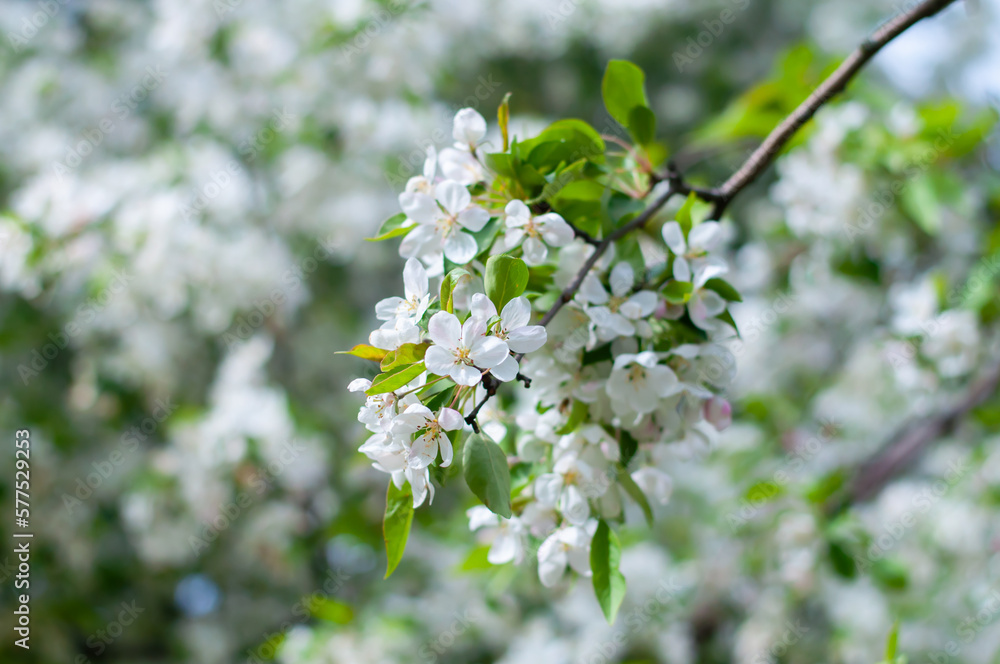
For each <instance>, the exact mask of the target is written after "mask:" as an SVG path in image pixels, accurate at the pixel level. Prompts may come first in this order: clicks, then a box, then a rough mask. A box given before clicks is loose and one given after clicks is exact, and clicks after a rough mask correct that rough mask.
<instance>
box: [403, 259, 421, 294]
mask: <svg viewBox="0 0 1000 664" xmlns="http://www.w3.org/2000/svg"><path fill="white" fill-rule="evenodd" d="M403 292H405V293H406V297H407V299H409V298H411V297H417V298H421V297H423V296H424V295H427V270H425V269H424V266H423V264H422V263H421V262H420V261H418V260H417V259H416V258H410V259H408V260H407V261H406V265H405V266H404V267H403Z"/></svg>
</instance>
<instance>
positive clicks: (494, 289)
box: [485, 254, 529, 311]
mask: <svg viewBox="0 0 1000 664" xmlns="http://www.w3.org/2000/svg"><path fill="white" fill-rule="evenodd" d="M528 276H529V275H528V266H527V265H525V263H524V261H523V260H521V259H520V258H515V257H514V256H510V255H508V254H499V255H497V256H490V259H489V260H488V261H486V279H485V281H486V295H487V297H489V298H490V301H491V302H493V305H494V306H496V308H497V311H501V310H502V309H503V306H504V305H505V304H507V303H508V302H510V301H511V300H513V299H514V298H515V297H518V296H519V295H521V293H523V292H524V289H525V288H527V287H528Z"/></svg>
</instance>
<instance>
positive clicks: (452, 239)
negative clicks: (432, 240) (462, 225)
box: [444, 231, 479, 265]
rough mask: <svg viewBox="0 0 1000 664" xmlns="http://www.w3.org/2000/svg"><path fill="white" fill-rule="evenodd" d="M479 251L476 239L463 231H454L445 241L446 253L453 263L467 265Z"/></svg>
mask: <svg viewBox="0 0 1000 664" xmlns="http://www.w3.org/2000/svg"><path fill="white" fill-rule="evenodd" d="M477 253H479V247H478V246H476V239H475V238H474V237H472V236H471V235H469V234H468V233H465V232H463V231H456V232H453V233H452V234H451V235H449V236H448V239H447V240H445V242H444V255H445V256H446V257H447V258H448V260H450V261H451V262H452V263H456V264H458V265H465V264H466V263H468V262H469V261H471V260H472V259H473V258H475V257H476V254H477Z"/></svg>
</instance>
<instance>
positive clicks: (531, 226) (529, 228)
mask: <svg viewBox="0 0 1000 664" xmlns="http://www.w3.org/2000/svg"><path fill="white" fill-rule="evenodd" d="M524 232H525V234H526V235H528V236H529V237H538V235H539V233H540V229H539V228H538V225H537V224H536V223H535V220H534V219H528V223H526V224H525V225H524Z"/></svg>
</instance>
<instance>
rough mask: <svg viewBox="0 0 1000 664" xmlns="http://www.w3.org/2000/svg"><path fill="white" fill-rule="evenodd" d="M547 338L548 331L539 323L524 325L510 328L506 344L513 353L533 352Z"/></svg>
mask: <svg viewBox="0 0 1000 664" xmlns="http://www.w3.org/2000/svg"><path fill="white" fill-rule="evenodd" d="M547 340H548V333H547V332H546V331H545V328H544V327H542V326H541V325H525V326H524V327H519V328H517V329H516V330H511V331H510V333H509V334H508V335H507V346H508V347H509V348H510V349H511V350H512V351H514V352H515V353H533V352H535V351H536V350H538V349H539V348H541V347H542V346H544V345H545V342H546V341H547Z"/></svg>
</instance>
